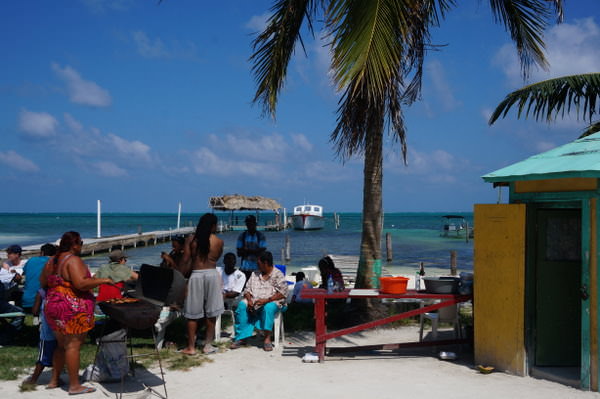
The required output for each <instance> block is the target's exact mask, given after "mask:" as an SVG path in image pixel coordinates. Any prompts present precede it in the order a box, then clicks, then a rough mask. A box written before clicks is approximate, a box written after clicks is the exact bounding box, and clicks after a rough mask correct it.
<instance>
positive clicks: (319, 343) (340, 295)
mask: <svg viewBox="0 0 600 399" xmlns="http://www.w3.org/2000/svg"><path fill="white" fill-rule="evenodd" d="M351 291H353V290H350V289H346V290H344V291H341V292H333V293H331V294H328V293H327V291H326V290H324V289H303V290H302V293H301V295H302V298H306V299H314V308H315V351H316V352H317V354H318V355H319V362H323V361H324V360H325V350H326V344H327V340H329V339H333V338H337V337H341V336H343V335H348V334H351V333H354V332H358V331H363V330H366V329H369V328H374V327H377V326H381V325H383V324H388V323H392V322H395V321H398V320H401V319H406V318H408V317H412V316H417V315H419V314H423V313H427V312H431V311H434V310H437V309H440V308H443V307H446V306H451V305H454V304H456V303H461V302H467V301H469V300H471V299H472V296H471V295H453V294H430V293H426V292H424V291H415V290H408V291H407V292H406V293H404V294H384V293H379V292H378V291H376V290H375V291H374V292H372V293H371V294H369V295H364V294H363V293H361V295H352V294H351ZM354 292H359V291H356V290H355V291H354ZM348 298H373V299H383V298H394V299H414V300H415V301H423V303H425V305H424V306H421V307H419V308H417V309H413V310H409V311H406V312H402V313H398V314H396V315H393V316H388V317H385V318H382V319H378V320H373V321H370V322H367V323H363V324H359V325H356V326H354V327H348V328H344V329H341V330H337V331H332V332H329V333H328V332H327V324H326V323H325V317H326V314H327V313H326V304H327V300H328V299H343V300H345V299H348ZM432 300H437V301H439V302H437V301H436V303H431V304H427V302H431V301H432ZM425 301H426V302H425ZM468 342H469V340H468V339H453V340H438V341H426V342H404V343H397V344H380V345H368V346H353V347H347V348H331V349H330V350H329V352H330V353H341V352H350V351H361V350H378V349H397V348H401V347H415V346H432V345H448V344H461V343H468Z"/></svg>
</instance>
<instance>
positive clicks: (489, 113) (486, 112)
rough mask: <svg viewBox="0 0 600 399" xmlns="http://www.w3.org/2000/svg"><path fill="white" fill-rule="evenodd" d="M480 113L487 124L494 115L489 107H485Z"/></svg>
mask: <svg viewBox="0 0 600 399" xmlns="http://www.w3.org/2000/svg"><path fill="white" fill-rule="evenodd" d="M480 112H481V116H482V117H483V120H484V121H485V123H487V122H488V121H489V120H490V117H491V116H492V114H493V113H494V110H493V109H491V108H488V107H484V108H481V110H480Z"/></svg>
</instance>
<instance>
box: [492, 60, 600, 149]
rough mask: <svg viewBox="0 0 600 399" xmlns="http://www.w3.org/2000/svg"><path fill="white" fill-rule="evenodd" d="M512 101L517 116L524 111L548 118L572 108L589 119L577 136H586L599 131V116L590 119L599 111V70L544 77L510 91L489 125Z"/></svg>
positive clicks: (503, 115)
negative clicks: (516, 107)
mask: <svg viewBox="0 0 600 399" xmlns="http://www.w3.org/2000/svg"><path fill="white" fill-rule="evenodd" d="M515 104H517V105H518V113H517V118H520V117H521V115H523V113H524V115H525V118H527V117H528V116H529V114H531V115H533V116H534V117H535V120H538V121H539V120H540V119H546V121H547V122H552V121H553V120H555V119H556V118H557V117H558V116H559V115H560V117H564V116H565V114H568V113H569V112H570V111H571V109H572V108H575V112H576V114H577V117H578V118H579V114H580V113H581V114H582V118H583V119H584V120H585V119H587V120H588V121H589V123H590V125H589V126H588V127H586V128H585V129H584V131H583V133H582V134H581V136H579V138H582V137H585V136H589V135H590V134H592V133H596V132H599V131H600V120H596V121H594V120H593V118H594V114H598V113H599V112H600V72H594V73H586V74H583V75H571V76H563V77H560V78H555V79H549V80H544V81H542V82H538V83H533V84H530V85H528V86H525V87H523V88H521V89H519V90H516V91H513V92H512V93H510V94H508V95H507V96H506V98H505V99H504V100H503V101H502V102H501V103H500V104H498V106H497V107H496V109H495V110H494V113H493V114H492V116H491V117H490V120H489V122H488V123H489V124H490V125H492V124H494V122H496V120H498V118H500V117H503V118H504V117H506V114H507V113H508V111H509V110H510V108H511V107H512V106H513V105H515Z"/></svg>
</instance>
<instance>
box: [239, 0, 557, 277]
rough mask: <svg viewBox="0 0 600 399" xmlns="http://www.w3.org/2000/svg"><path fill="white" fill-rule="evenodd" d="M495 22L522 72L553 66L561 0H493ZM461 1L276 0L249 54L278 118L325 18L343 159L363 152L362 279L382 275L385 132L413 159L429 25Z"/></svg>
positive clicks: (266, 103)
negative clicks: (410, 113)
mask: <svg viewBox="0 0 600 399" xmlns="http://www.w3.org/2000/svg"><path fill="white" fill-rule="evenodd" d="M489 1H490V5H491V8H492V10H493V13H494V16H495V19H496V22H500V23H502V24H504V25H505V26H506V29H507V30H508V31H509V33H510V35H511V38H512V39H513V41H514V42H515V43H516V46H517V50H518V54H519V57H520V61H521V65H522V71H523V74H524V76H526V75H527V71H528V70H529V67H530V65H531V64H537V65H540V66H542V67H546V59H545V56H544V52H543V46H544V44H543V41H542V36H541V34H542V32H543V31H544V29H545V28H546V26H547V25H548V19H549V18H550V17H551V16H553V15H554V13H556V14H557V15H558V16H559V17H560V16H561V15H562V0H489ZM454 3H455V2H454V0H362V1H361V0H329V1H326V0H275V1H274V3H273V7H272V9H271V11H272V15H271V17H270V18H269V20H268V22H267V26H266V28H265V29H264V31H263V32H262V33H259V34H258V36H257V37H256V39H255V40H254V42H253V45H254V53H253V55H252V56H251V58H250V60H251V62H252V63H253V72H254V75H255V79H256V82H257V90H256V95H255V97H254V102H255V103H259V104H261V105H262V107H263V113H264V114H268V115H271V116H272V117H274V116H275V109H276V105H277V100H278V95H279V91H280V90H281V88H282V87H283V83H284V80H285V77H286V71H287V67H288V63H289V61H290V58H291V56H292V53H293V52H294V49H295V47H296V44H298V43H300V45H301V46H302V48H304V43H303V41H302V39H301V36H300V30H301V28H302V26H303V24H304V23H305V22H306V23H307V27H308V29H309V31H310V32H311V33H312V34H313V36H314V29H313V21H317V20H320V21H323V28H324V30H325V32H326V36H325V38H326V39H327V40H328V46H329V48H330V52H331V71H332V72H333V81H334V83H335V86H336V89H337V90H338V91H340V92H341V93H342V96H341V98H340V100H339V107H338V110H337V115H338V116H337V126H336V127H335V129H334V130H333V132H332V133H331V136H330V140H331V142H332V143H333V144H334V146H335V149H336V153H337V155H338V156H339V157H340V158H341V159H342V161H344V160H346V159H347V158H349V157H351V156H354V155H362V156H364V170H363V173H364V176H363V231H362V238H361V247H360V261H359V267H358V272H357V279H356V286H357V287H369V288H371V287H377V286H378V284H379V281H378V277H379V275H380V273H381V228H382V224H381V220H382V195H381V192H382V178H383V136H384V131H386V130H387V131H388V132H389V134H390V135H391V137H392V140H393V141H395V142H399V143H400V148H401V151H402V155H403V159H404V161H405V163H406V127H405V125H404V121H403V118H402V106H406V105H410V104H411V103H412V102H414V101H415V100H416V99H417V98H418V96H419V93H420V89H421V77H422V73H423V59H424V55H425V52H426V51H427V50H428V49H430V48H431V44H430V36H429V32H430V29H431V28H432V27H435V26H437V25H438V24H439V22H440V20H441V19H443V18H444V16H445V14H446V13H447V12H448V11H449V10H450V9H451V7H452V6H454V5H455V4H454Z"/></svg>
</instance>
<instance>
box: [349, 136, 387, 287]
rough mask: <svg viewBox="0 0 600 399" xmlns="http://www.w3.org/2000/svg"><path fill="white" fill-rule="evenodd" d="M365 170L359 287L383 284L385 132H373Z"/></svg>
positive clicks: (367, 146)
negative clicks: (381, 280) (380, 280)
mask: <svg viewBox="0 0 600 399" xmlns="http://www.w3.org/2000/svg"><path fill="white" fill-rule="evenodd" d="M368 137H369V138H368V142H367V145H366V146H365V147H366V148H365V160H364V170H363V179H364V181H363V220H362V224H363V228H362V237H361V243H360V260H359V263H358V270H357V275H356V287H357V288H379V277H380V276H381V227H382V226H381V220H382V217H381V216H382V198H381V191H382V187H383V132H382V130H381V128H379V130H378V131H375V129H373V131H371V132H370V134H369V135H368Z"/></svg>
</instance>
